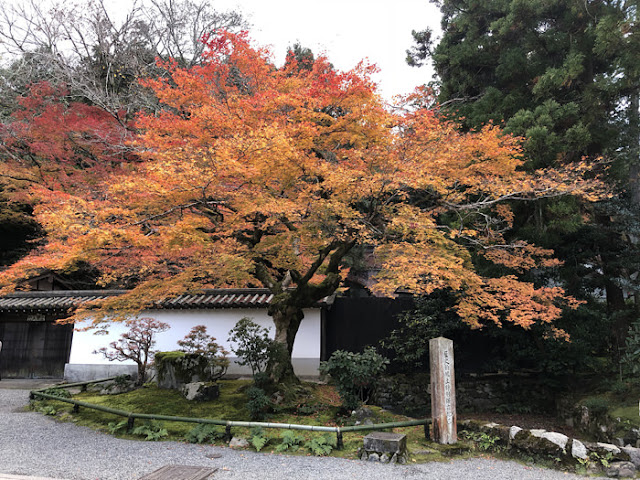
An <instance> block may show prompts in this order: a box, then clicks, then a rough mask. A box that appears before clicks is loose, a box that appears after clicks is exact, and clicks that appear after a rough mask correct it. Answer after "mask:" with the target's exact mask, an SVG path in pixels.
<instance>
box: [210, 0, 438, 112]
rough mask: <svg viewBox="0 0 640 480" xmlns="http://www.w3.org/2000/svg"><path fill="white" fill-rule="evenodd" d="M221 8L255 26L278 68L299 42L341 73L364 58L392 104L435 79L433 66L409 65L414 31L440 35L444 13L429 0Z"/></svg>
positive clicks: (300, 0)
mask: <svg viewBox="0 0 640 480" xmlns="http://www.w3.org/2000/svg"><path fill="white" fill-rule="evenodd" d="M212 4H213V6H214V7H215V8H216V9H218V10H229V9H232V10H239V11H240V12H241V13H242V14H243V16H244V17H245V18H246V19H248V21H249V22H250V23H251V24H252V27H251V28H250V30H249V32H250V36H251V37H252V38H253V39H255V41H256V43H257V44H259V45H268V46H272V47H273V48H272V52H273V53H274V57H275V61H276V64H277V65H281V64H282V63H283V62H284V57H285V55H286V52H287V47H289V46H292V45H293V44H295V43H296V42H298V43H300V44H301V45H302V46H303V47H306V48H310V49H311V50H312V51H313V53H314V54H316V55H318V54H324V55H326V56H327V58H328V59H329V61H330V62H331V63H333V65H334V66H335V67H336V68H338V69H339V70H350V69H351V68H353V67H355V66H356V65H357V64H358V62H360V61H361V60H368V61H369V62H370V63H373V64H376V65H377V66H378V67H379V68H380V72H379V73H378V74H376V75H375V76H374V81H376V82H377V83H378V87H379V92H380V93H381V94H382V96H383V97H384V98H385V99H386V100H387V101H390V100H391V99H392V97H393V96H394V95H398V94H405V93H410V92H411V91H413V89H414V88H415V87H416V86H418V85H422V84H425V83H428V82H429V81H431V80H432V75H433V70H432V68H431V66H423V67H419V68H416V67H410V66H408V65H407V64H406V62H405V57H406V50H407V49H409V48H410V47H411V46H412V44H413V38H412V36H411V30H424V29H425V28H426V27H431V28H432V29H433V30H434V31H435V32H439V24H440V12H439V10H438V8H437V7H436V6H435V5H433V4H432V3H431V2H429V0H395V1H394V0H321V1H318V0H214V1H213V2H212Z"/></svg>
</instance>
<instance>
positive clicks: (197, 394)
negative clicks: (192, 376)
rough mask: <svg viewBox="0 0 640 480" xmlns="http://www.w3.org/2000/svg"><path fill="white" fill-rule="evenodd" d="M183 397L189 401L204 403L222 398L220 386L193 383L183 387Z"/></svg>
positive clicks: (208, 383)
mask: <svg viewBox="0 0 640 480" xmlns="http://www.w3.org/2000/svg"><path fill="white" fill-rule="evenodd" d="M182 395H183V396H184V398H186V399H187V400H189V401H195V402H204V401H207V400H215V399H216V398H218V397H219V396H220V386H219V385H218V384H217V383H215V382H192V383H187V384H186V385H183V387H182Z"/></svg>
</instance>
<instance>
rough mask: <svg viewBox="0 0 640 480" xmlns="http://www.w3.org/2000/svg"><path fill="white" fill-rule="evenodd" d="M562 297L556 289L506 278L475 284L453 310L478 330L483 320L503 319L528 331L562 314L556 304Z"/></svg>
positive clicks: (574, 302)
mask: <svg viewBox="0 0 640 480" xmlns="http://www.w3.org/2000/svg"><path fill="white" fill-rule="evenodd" d="M564 298H565V296H564V291H563V290H562V289H561V288H559V287H541V288H535V287H534V286H533V284H531V283H528V282H522V281H519V280H518V279H517V278H516V277H514V276H511V275H508V276H504V277H501V278H491V279H485V280H484V281H482V282H481V283H479V284H477V285H474V286H473V287H472V288H471V289H469V290H468V291H467V292H466V294H465V296H464V297H463V298H462V300H461V301H460V303H459V304H458V307H457V309H456V310H457V312H458V314H459V315H460V316H461V318H462V319H463V320H464V321H466V322H467V323H469V324H470V325H472V326H475V327H480V326H481V325H482V322H483V321H491V322H494V323H495V324H497V325H501V323H502V321H503V320H506V321H508V322H511V323H513V324H515V325H518V326H520V327H523V328H530V327H531V326H532V325H533V324H534V323H551V322H553V321H554V320H556V319H557V318H558V317H559V316H560V313H561V310H560V307H559V306H558V305H557V303H558V301H562V300H563V299H564ZM567 304H569V306H574V307H575V306H576V301H575V299H572V298H568V301H567ZM556 333H557V335H556V336H562V332H561V331H560V330H556Z"/></svg>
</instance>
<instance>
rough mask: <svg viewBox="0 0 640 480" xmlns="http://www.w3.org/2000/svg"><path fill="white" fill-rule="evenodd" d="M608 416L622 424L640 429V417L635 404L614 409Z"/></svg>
mask: <svg viewBox="0 0 640 480" xmlns="http://www.w3.org/2000/svg"><path fill="white" fill-rule="evenodd" d="M609 416H611V417H612V418H619V419H620V420H621V421H622V422H625V421H626V422H629V424H631V425H633V426H635V427H640V415H639V412H638V405H637V404H635V405H632V406H629V407H625V406H619V407H616V408H614V409H612V410H610V411H609Z"/></svg>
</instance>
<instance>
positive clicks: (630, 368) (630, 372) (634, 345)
mask: <svg viewBox="0 0 640 480" xmlns="http://www.w3.org/2000/svg"><path fill="white" fill-rule="evenodd" d="M620 363H621V364H622V371H623V372H624V373H625V374H626V375H627V376H629V377H632V376H636V375H637V374H638V373H639V372H640V321H639V322H634V323H632V324H631V326H630V327H629V333H627V338H626V339H625V349H624V355H622V357H621V358H620Z"/></svg>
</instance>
